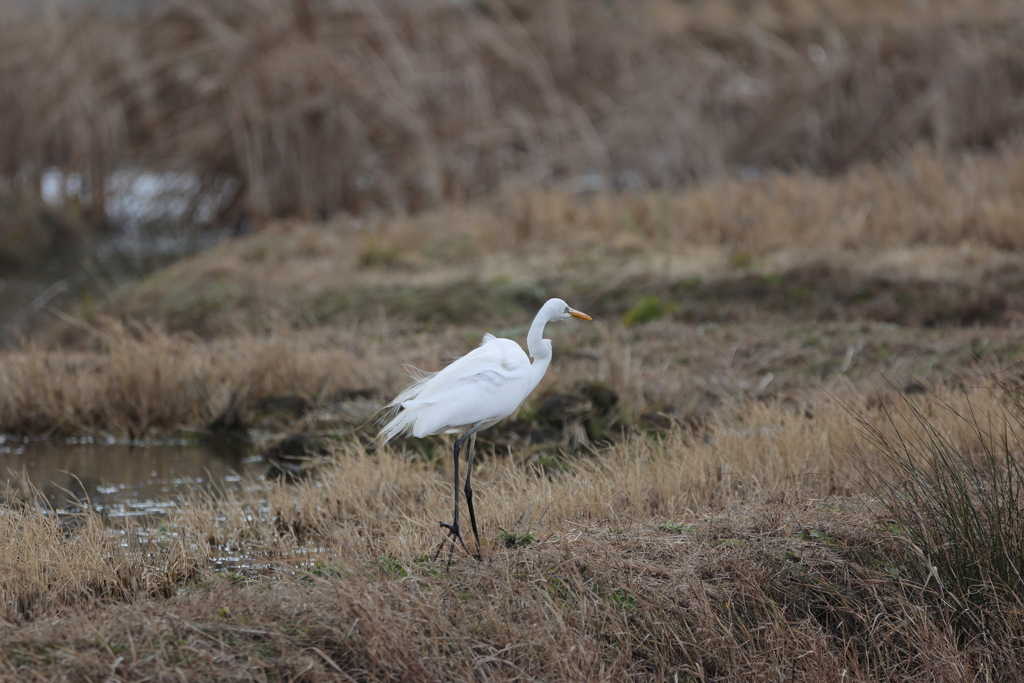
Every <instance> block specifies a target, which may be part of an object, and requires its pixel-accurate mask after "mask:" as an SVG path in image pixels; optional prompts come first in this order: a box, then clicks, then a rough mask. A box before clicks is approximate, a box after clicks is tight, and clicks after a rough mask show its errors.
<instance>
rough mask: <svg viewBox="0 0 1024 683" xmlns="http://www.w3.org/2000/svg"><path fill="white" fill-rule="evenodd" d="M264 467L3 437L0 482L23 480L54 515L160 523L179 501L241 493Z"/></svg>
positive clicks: (239, 458)
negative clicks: (82, 513) (207, 493)
mask: <svg viewBox="0 0 1024 683" xmlns="http://www.w3.org/2000/svg"><path fill="white" fill-rule="evenodd" d="M265 469H266V465H265V464H264V463H263V461H262V459H261V458H258V457H252V456H250V455H249V454H248V453H246V452H244V451H241V452H240V451H239V450H237V449H228V448H212V447H205V446H200V445H196V444H192V443H187V442H178V443H174V442H171V443H155V444H125V443H116V442H115V443H109V442H104V441H95V440H92V439H89V438H85V439H69V440H60V441H56V440H26V439H22V438H12V437H3V436H0V479H3V480H8V481H13V480H15V479H18V478H19V477H20V476H21V475H22V474H24V475H27V477H28V480H29V481H30V482H31V483H32V484H33V485H34V486H35V487H36V488H38V489H39V491H40V492H41V493H42V494H43V495H45V496H46V498H47V500H48V501H49V502H50V504H51V505H53V507H54V508H55V509H57V510H72V509H76V508H78V507H80V505H81V503H82V502H84V501H86V500H88V501H89V503H90V505H91V507H93V509H95V510H97V511H98V512H100V513H101V514H103V515H104V516H105V517H107V518H109V519H111V520H114V519H117V518H125V517H138V516H160V515H163V514H164V513H165V512H166V510H167V509H168V508H169V507H171V506H173V505H175V504H176V503H177V501H178V500H180V497H181V496H182V494H184V493H187V492H189V491H195V490H200V489H205V490H225V489H231V488H234V487H237V486H239V485H240V483H241V482H242V480H243V478H244V477H245V475H253V476H258V475H260V474H262V473H263V472H264V470H265Z"/></svg>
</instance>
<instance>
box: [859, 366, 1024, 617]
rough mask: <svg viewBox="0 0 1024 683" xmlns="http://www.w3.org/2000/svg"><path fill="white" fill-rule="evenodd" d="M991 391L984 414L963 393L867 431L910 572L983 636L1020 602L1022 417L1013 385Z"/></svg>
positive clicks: (903, 411) (874, 478)
mask: <svg viewBox="0 0 1024 683" xmlns="http://www.w3.org/2000/svg"><path fill="white" fill-rule="evenodd" d="M993 390H994V391H996V392H998V396H999V399H1000V400H999V401H998V402H996V403H995V404H992V403H989V405H987V406H986V407H985V408H981V407H980V406H977V405H975V404H974V402H972V401H971V400H970V399H969V398H967V397H966V395H961V396H958V397H957V398H958V399H959V400H956V401H955V403H953V402H950V401H949V400H947V399H943V398H940V397H938V396H934V395H933V396H931V398H930V400H928V401H926V402H925V403H924V404H922V403H920V402H915V401H910V400H908V399H907V398H903V399H901V400H898V401H896V402H895V403H894V404H893V405H891V406H887V407H886V408H885V409H884V415H885V417H886V420H887V422H888V427H889V429H888V430H886V431H883V430H882V429H880V428H878V427H877V426H874V425H873V424H871V423H867V422H865V423H864V426H865V430H866V436H867V439H868V441H869V442H870V443H871V445H872V446H873V447H874V448H875V449H876V450H877V452H878V453H879V454H880V455H881V461H880V462H876V463H875V465H873V466H872V467H871V468H865V470H864V471H865V474H866V475H867V480H868V482H869V486H870V488H871V490H872V492H873V494H874V495H875V496H877V497H878V498H879V499H880V500H881V501H882V503H883V505H884V506H885V508H886V510H887V511H888V514H889V516H890V519H891V522H890V523H891V524H893V525H894V527H895V529H896V530H898V531H897V533H898V534H899V535H900V536H903V537H904V538H905V540H906V542H907V543H908V544H909V546H910V551H908V553H907V554H908V561H907V563H906V564H907V566H908V568H909V571H910V572H912V573H913V574H914V575H915V576H916V578H917V579H918V580H919V581H921V582H922V583H923V584H924V585H928V584H929V583H931V584H932V590H933V591H934V593H935V594H936V596H937V598H938V601H939V603H940V604H942V605H943V606H944V607H948V608H949V609H950V610H951V611H952V612H953V613H954V614H955V616H956V620H957V623H959V624H960V625H962V626H965V627H967V628H969V629H970V630H971V631H972V632H973V633H975V634H980V635H983V634H984V632H985V631H986V629H989V628H992V626H991V625H990V624H988V619H989V618H990V617H991V616H992V615H995V614H998V613H999V612H1000V611H1005V610H1008V609H1009V610H1013V611H1019V610H1020V606H1021V605H1022V604H1024V577H1022V574H1021V570H1022V568H1024V507H1022V502H1024V501H1022V496H1024V470H1022V464H1021V458H1022V449H1021V427H1022V421H1021V417H1022V415H1024V413H1022V412H1021V408H1022V405H1021V402H1020V398H1019V397H1020V391H1019V388H1018V387H1017V386H1016V385H1015V384H1012V383H1009V382H1008V381H1006V380H998V379H997V380H996V382H995V386H994V387H993ZM900 423H902V424H905V425H906V424H909V425H912V429H906V428H899V427H898V426H897V425H898V424H900Z"/></svg>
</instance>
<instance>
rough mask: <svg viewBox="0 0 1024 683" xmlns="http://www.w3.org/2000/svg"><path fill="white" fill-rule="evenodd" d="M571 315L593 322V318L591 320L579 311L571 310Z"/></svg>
mask: <svg viewBox="0 0 1024 683" xmlns="http://www.w3.org/2000/svg"><path fill="white" fill-rule="evenodd" d="M569 315H571V316H572V317H574V318H579V319H580V320H593V318H591V317H590V316H589V315H587V314H586V313H580V312H579V311H577V310H575V309H572V308H570V309H569Z"/></svg>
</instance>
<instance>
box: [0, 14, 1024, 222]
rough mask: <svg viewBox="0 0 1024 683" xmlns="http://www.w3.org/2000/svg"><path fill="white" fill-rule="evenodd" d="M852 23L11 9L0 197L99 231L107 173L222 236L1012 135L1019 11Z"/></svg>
mask: <svg viewBox="0 0 1024 683" xmlns="http://www.w3.org/2000/svg"><path fill="white" fill-rule="evenodd" d="M870 6H871V9H870V10H869V9H866V8H865V6H862V5H858V8H857V10H853V9H850V8H846V7H843V6H842V3H833V2H821V1H816V2H811V1H809V0H804V1H801V2H777V3H776V2H770V3H756V4H751V3H741V2H735V3H677V2H671V1H669V0H649V1H647V2H642V3H635V2H619V3H592V2H578V1H574V0H550V1H546V2H536V3H533V2H515V3H511V4H505V3H502V2H484V3H479V4H474V5H466V4H460V3H444V2H430V3H422V2H417V3H411V2H402V1H398V0H395V1H387V2H361V3H353V4H341V5H339V4H337V3H328V2H323V1H318V0H294V2H291V3H286V2H275V3H265V2H256V1H255V0H219V1H215V0H177V1H175V2H168V3H164V4H162V5H161V6H160V8H159V9H157V10H155V11H153V12H151V13H149V14H148V15H146V16H145V17H143V18H140V19H137V20H133V19H126V18H117V17H104V16H102V15H96V14H95V13H90V12H85V13H74V12H63V13H62V12H49V13H44V15H43V16H42V17H40V16H38V15H27V16H26V15H25V13H24V12H22V11H19V7H18V5H17V4H16V3H15V4H8V5H7V6H6V7H5V14H4V16H3V18H2V20H0V108H2V109H3V111H4V112H5V116H4V118H3V121H2V122H0V158H3V159H4V167H3V168H2V169H0V176H2V177H3V178H5V182H6V183H14V184H15V185H16V186H17V188H18V189H19V191H23V192H30V193H31V192H33V191H34V190H33V189H32V188H36V187H38V178H39V174H41V173H42V171H43V170H44V169H45V168H46V167H48V166H57V167H60V168H62V169H64V170H65V171H67V172H78V173H81V174H83V177H84V179H85V183H86V188H85V191H84V193H83V195H82V200H83V205H84V208H85V209H86V211H87V213H91V215H92V216H93V217H95V218H100V217H102V215H103V201H104V184H103V183H102V182H99V180H98V179H102V178H106V177H107V176H108V175H109V173H110V172H111V170H112V169H114V168H117V167H119V166H121V165H123V164H124V163H126V162H137V163H141V164H143V165H145V166H149V167H153V166H157V167H173V168H175V169H176V170H182V169H189V170H191V171H194V172H195V173H197V174H198V175H199V177H200V178H201V179H202V180H203V182H205V183H207V184H209V185H210V186H212V185H213V184H214V183H215V182H217V180H218V178H220V179H221V180H223V178H224V177H231V178H234V179H235V180H237V181H238V182H239V183H240V186H241V188H242V189H241V191H240V193H239V195H238V201H237V202H236V203H234V204H232V205H231V206H230V207H228V208H226V212H227V214H226V215H225V216H224V217H223V218H224V219H227V218H229V217H230V218H231V219H232V220H233V219H237V218H238V217H239V216H241V215H246V216H248V217H250V218H251V219H254V220H256V221H261V220H263V219H265V218H268V217H278V216H299V217H302V218H307V219H308V218H313V217H315V216H330V215H333V214H335V213H336V212H339V211H341V210H345V211H349V212H355V213H362V212H364V211H366V210H369V209H373V208H375V207H386V208H405V209H407V210H420V209H424V208H428V207H431V206H434V205H436V204H437V203H439V202H441V201H451V200H460V199H465V198H470V197H479V196H483V195H488V194H490V193H492V192H493V191H494V190H496V189H498V188H508V187H511V188H523V187H535V186H537V185H538V184H552V183H559V182H567V183H569V186H570V187H574V188H576V189H588V188H590V189H594V188H610V187H615V188H620V189H621V188H631V189H639V188H646V187H657V188H666V189H674V188H678V187H680V186H682V185H684V184H686V183H689V182H690V181H692V180H693V179H702V178H707V177H711V176H720V175H722V174H724V173H726V172H731V171H732V170H734V169H739V168H748V169H751V168H752V169H761V168H763V167H765V166H782V167H786V168H792V167H801V168H808V169H812V170H814V171H824V172H827V173H836V172H841V171H842V170H844V169H846V168H847V167H849V166H850V165H851V164H853V163H856V162H859V161H865V160H869V161H873V160H879V159H886V158H889V159H899V158H900V157H901V155H902V154H903V153H904V152H905V151H906V150H907V149H909V148H911V147H913V146H914V145H915V144H917V143H919V142H927V143H930V144H932V145H934V146H935V147H936V148H938V149H940V150H944V151H951V152H958V151H961V150H964V149H977V148H983V149H994V148H997V147H998V146H999V145H1000V144H1001V142H1002V141H1005V140H1007V139H1012V137H1013V136H1015V135H1017V134H1019V132H1020V125H1019V121H1020V117H1021V111H1022V107H1024V80H1022V78H1021V73H1022V72H1024V52H1022V48H1021V45H1024V39H1022V36H1024V28H1022V16H1021V13H1020V8H1019V7H1018V6H1017V5H1016V4H1015V3H1011V2H989V1H984V0H958V1H950V2H936V3H921V4H906V3H903V4H899V5H893V4H892V3H885V2H872V3H870ZM868 16H871V17H872V20H871V21H866V20H865V17H868ZM851 219H853V217H852V216H851Z"/></svg>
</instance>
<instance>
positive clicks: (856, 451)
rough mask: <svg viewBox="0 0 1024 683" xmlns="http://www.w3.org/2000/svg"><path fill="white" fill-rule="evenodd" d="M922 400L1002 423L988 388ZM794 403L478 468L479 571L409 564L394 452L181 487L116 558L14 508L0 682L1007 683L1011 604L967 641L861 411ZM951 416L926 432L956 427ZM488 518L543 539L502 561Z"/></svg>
mask: <svg viewBox="0 0 1024 683" xmlns="http://www.w3.org/2000/svg"><path fill="white" fill-rule="evenodd" d="M938 397H939V398H940V399H942V400H945V401H948V402H952V403H956V402H960V403H961V404H962V402H963V401H965V400H970V401H971V402H972V404H973V405H974V406H975V408H976V410H977V411H978V413H979V414H984V415H988V416H997V415H999V414H1003V415H1005V412H1001V411H1000V409H999V407H998V406H999V405H1000V403H1001V401H1003V397H1002V396H1001V395H999V394H997V393H994V392H992V391H991V390H990V389H987V388H978V389H975V390H969V391H968V393H967V395H966V396H964V395H962V394H960V393H958V392H956V391H946V390H940V393H939V396H938ZM848 398H849V399H850V400H851V401H854V402H855V404H856V405H859V406H860V407H861V408H860V410H861V417H863V418H866V419H869V420H871V421H873V422H875V423H876V424H878V425H879V426H880V428H882V429H896V430H903V433H904V434H905V435H908V436H909V433H908V432H906V429H907V428H908V427H909V425H911V424H912V420H911V421H909V422H906V423H902V422H897V423H895V424H889V425H888V426H886V423H885V422H884V419H883V413H882V412H881V410H880V408H879V407H878V405H875V406H874V407H872V406H871V405H869V403H870V401H868V399H867V397H866V396H859V397H858V396H857V395H856V394H851V395H848ZM921 405H922V406H925V409H927V405H929V404H928V403H927V402H921ZM811 409H812V410H813V417H807V416H805V415H802V414H794V413H793V412H792V411H791V410H789V409H786V408H785V407H784V406H779V405H775V406H763V407H754V409H753V410H750V409H749V408H747V409H741V410H737V411H735V412H732V413H728V412H726V413H723V414H722V415H723V419H722V422H721V424H716V425H714V426H713V427H710V428H709V429H708V430H706V431H704V432H701V433H692V432H686V431H674V432H672V433H670V434H668V435H667V436H665V437H663V438H657V439H646V440H638V441H633V442H631V443H623V444H621V445H617V446H614V447H612V448H610V449H608V450H606V451H603V452H601V453H598V454H595V455H592V456H589V457H585V458H582V459H579V460H577V461H575V462H574V463H573V465H572V467H571V468H570V469H569V470H568V471H564V472H562V473H560V474H557V475H550V474H545V473H544V472H543V471H542V470H538V469H537V468H536V467H535V466H533V465H532V464H531V463H530V462H529V461H526V462H524V461H523V460H521V459H520V458H518V457H501V456H489V455H486V454H485V455H484V457H483V458H482V461H481V462H480V463H479V468H478V471H477V486H476V489H477V492H478V500H479V503H478V506H477V507H478V509H480V510H481V511H486V512H485V513H484V514H483V522H484V524H483V527H482V530H483V535H484V538H485V547H484V554H485V557H486V558H487V559H486V561H485V562H483V563H482V564H477V563H476V562H474V561H472V560H469V559H468V558H461V559H459V560H458V562H457V564H456V565H455V566H453V567H452V568H451V569H450V570H448V571H445V570H444V568H443V566H438V565H434V564H432V563H431V562H429V561H428V560H427V559H426V557H425V555H426V554H429V553H430V552H431V551H432V550H433V549H434V547H435V546H436V544H437V542H438V540H439V538H440V534H439V530H438V529H437V527H436V526H435V520H436V519H438V518H440V519H444V518H446V517H447V516H448V514H450V510H449V507H448V506H449V505H450V500H451V499H450V495H449V492H450V483H449V481H448V474H449V473H448V472H446V467H447V464H446V463H447V459H442V460H441V461H440V463H433V462H428V461H424V460H421V459H417V458H410V457H408V456H406V455H404V454H402V453H399V452H398V451H396V450H393V449H385V450H382V451H378V452H377V453H375V454H373V455H369V454H367V453H366V452H365V451H364V450H363V449H362V448H361V447H358V446H342V447H339V448H337V449H336V450H335V452H334V453H333V454H332V457H331V459H330V461H329V462H325V463H323V464H322V465H321V466H320V468H319V469H318V470H317V475H316V477H314V478H311V479H307V480H304V481H301V482H298V483H296V484H292V485H273V484H268V483H258V484H257V483H256V482H252V483H251V484H250V485H249V486H247V487H243V488H242V489H241V490H240V491H239V492H234V493H233V492H224V493H223V494H222V495H220V496H217V497H197V498H195V499H194V500H192V501H191V502H190V503H189V504H187V505H184V506H182V507H181V508H180V509H179V510H177V511H175V512H173V513H172V514H171V516H170V517H169V518H168V519H167V520H166V526H165V527H161V528H162V529H165V531H162V532H159V533H154V532H152V531H151V532H150V533H149V534H148V535H146V536H144V538H146V539H147V540H148V541H149V542H151V543H154V544H155V546H149V547H147V550H150V551H152V550H155V549H156V547H160V546H162V547H163V548H165V549H164V550H162V551H158V552H146V553H142V552H139V551H136V550H134V549H132V548H133V546H132V539H133V538H134V536H133V530H129V533H128V534H127V535H126V536H121V535H117V534H111V533H109V532H107V533H104V531H103V529H102V525H101V524H100V523H99V520H98V519H97V518H96V517H95V516H94V515H92V514H91V513H88V512H86V513H84V514H83V516H82V518H83V519H84V520H85V523H84V524H83V525H82V526H80V527H78V528H77V529H75V530H73V531H72V532H71V533H70V534H69V535H68V536H66V537H65V536H62V535H61V533H60V531H59V527H58V526H57V524H56V523H55V522H53V521H51V519H50V518H45V517H43V516H42V515H41V514H40V513H39V511H38V510H35V509H34V508H31V507H30V508H23V509H21V512H18V513H17V514H15V512H14V511H11V512H8V513H7V515H8V517H7V518H9V519H11V520H12V523H11V525H10V527H9V529H8V530H7V531H8V533H6V534H4V536H3V538H4V543H5V544H6V545H5V548H10V549H11V550H10V551H9V552H8V553H6V555H7V556H13V557H17V558H18V564H17V566H16V567H14V569H16V571H14V572H12V573H11V574H10V575H8V577H7V579H6V583H5V584H4V585H5V590H6V591H7V596H9V598H10V599H8V600H5V602H4V603H3V604H4V612H3V616H4V618H5V619H6V620H8V621H9V622H13V623H16V624H18V626H17V628H15V627H14V626H13V625H12V626H6V627H4V628H3V629H2V630H0V639H2V641H3V643H4V647H3V649H2V650H3V652H4V655H3V659H2V662H3V664H4V666H5V667H6V669H5V674H6V675H7V676H8V677H12V678H19V679H20V680H31V679H33V677H42V676H45V675H52V674H53V673H56V672H64V673H66V674H67V675H72V676H81V677H88V676H91V675H94V674H95V673H97V672H100V671H103V672H105V673H110V672H115V673H116V674H117V675H118V676H120V677H122V678H125V679H131V680H134V679H138V678H143V677H146V676H157V677H159V676H160V675H162V674H161V673H160V672H161V671H168V670H169V671H176V672H180V675H187V676H189V677H221V678H227V679H235V680H243V679H251V678H253V677H260V676H265V675H270V672H276V675H278V676H280V677H282V678H284V679H288V680H314V679H317V678H318V677H323V676H331V675H334V674H338V673H340V674H341V675H342V677H343V679H344V678H345V677H346V676H348V677H353V678H356V679H358V678H373V679H382V680H398V679H401V680H405V679H409V678H415V679H422V678H451V679H458V678H468V677H473V676H474V675H486V676H487V677H488V678H490V679H492V680H513V679H516V680H518V679H520V678H522V677H523V676H529V677H531V678H543V679H545V680H579V679H580V678H587V679H597V680H622V679H623V678H624V677H627V676H639V677H643V678H656V679H671V678H673V677H674V676H675V675H676V674H677V673H678V674H679V676H680V677H681V678H682V677H683V676H686V677H690V678H693V679H698V680H700V679H701V678H708V677H713V678H715V679H716V680H730V681H740V680H750V679H751V678H759V677H765V678H778V677H782V678H785V679H787V680H807V681H813V680H821V679H822V678H834V677H836V676H840V675H842V672H843V671H845V672H846V674H845V676H846V677H847V678H849V679H851V680H863V681H868V680H889V681H904V680H937V681H946V680H948V681H953V680H961V679H962V677H963V676H964V675H966V674H967V672H975V673H976V672H982V674H985V673H988V675H992V676H993V677H995V678H999V677H1002V676H1009V677H1010V678H1013V677H1015V676H1016V675H1017V673H1019V672H1018V670H1017V668H1016V667H1018V666H1019V662H1018V660H1017V658H1016V656H1015V654H1014V652H1013V649H1012V643H1013V642H1014V638H1016V637H1018V636H1019V633H1020V630H1021V624H1020V619H1019V615H1020V610H1019V604H1017V603H1014V602H1013V601H1012V600H1011V601H1007V600H1005V599H1004V600H1002V601H999V602H996V603H995V604H993V605H992V612H991V614H986V616H985V618H986V620H987V624H988V628H989V631H988V632H987V633H986V634H985V635H984V637H981V638H964V637H963V633H961V632H959V631H958V630H957V628H956V627H955V626H954V625H953V623H952V622H950V621H949V619H948V615H947V614H946V613H945V612H944V611H943V610H942V609H941V608H938V607H937V606H936V605H935V604H934V602H933V600H934V598H935V592H934V587H933V589H932V590H928V589H926V588H925V587H923V586H922V585H921V583H920V582H919V581H918V580H917V579H914V578H912V577H914V576H915V575H916V572H917V571H918V569H917V567H916V565H915V563H917V562H919V560H918V559H917V558H916V556H914V555H913V553H908V552H906V551H905V546H903V545H901V544H900V543H898V542H896V541H895V540H894V539H893V538H892V536H891V533H890V532H889V531H888V530H887V529H886V527H885V526H884V525H880V523H879V521H878V519H877V517H876V516H875V511H874V509H873V507H872V505H871V504H870V503H868V502H866V501H864V500H862V499H859V498H857V497H848V495H847V494H846V493H844V491H849V490H850V489H851V488H856V477H857V476H858V475H857V473H858V471H859V470H858V469H857V465H856V461H857V459H858V458H863V457H865V456H868V457H871V455H870V454H871V452H872V451H871V450H870V442H868V441H866V440H864V439H862V437H861V435H860V434H859V433H858V432H857V431H856V430H855V429H851V427H854V426H855V425H856V424H857V421H858V418H857V416H856V415H854V414H853V413H851V412H849V411H847V410H846V409H844V408H843V407H842V406H840V405H839V403H837V402H836V401H834V400H832V399H830V398H828V397H824V396H822V397H820V400H819V402H817V403H815V404H813V405H812V406H811ZM741 415H742V417H741ZM942 415H948V413H942V412H941V411H938V412H935V413H934V417H933V418H932V419H934V422H933V424H934V425H935V426H936V427H938V428H940V429H943V430H945V431H947V432H948V433H956V427H957V425H956V420H955V419H954V420H953V421H944V420H945V419H946V418H943V417H942ZM736 425H742V426H743V429H737V428H736ZM438 464H441V466H440V467H439V466H438ZM499 527H504V528H505V529H510V530H513V531H517V532H518V531H524V530H526V529H530V530H532V531H533V532H534V534H535V536H536V539H537V541H538V543H537V545H535V546H530V547H527V548H525V549H506V548H504V547H503V545H502V543H501V540H500V537H499V534H497V529H498V528H499ZM125 538H127V539H128V541H127V542H128V545H127V549H126V546H125V545H124V543H125ZM40 539H42V541H43V542H40ZM239 554H245V555H246V556H248V557H249V558H252V564H251V565H249V567H248V568H247V569H246V570H245V573H246V575H247V576H248V578H245V577H244V576H241V575H237V574H236V575H231V574H229V575H228V577H229V578H228V579H225V578H217V577H215V576H212V575H211V574H210V573H209V569H205V568H204V566H203V561H205V560H215V559H216V558H218V557H220V556H222V555H227V556H237V555H239ZM908 556H909V557H908ZM98 557H99V558H103V560H102V561H97V558H98ZM83 567H86V568H87V570H83V569H82V568H83ZM176 567H186V568H188V571H186V572H184V573H181V572H179V573H178V574H175V572H174V571H172V569H173V568H176ZM196 572H198V573H199V575H200V576H201V577H203V578H204V579H205V581H204V582H203V583H202V584H201V585H199V586H193V585H190V586H189V587H188V588H187V590H186V591H185V592H184V593H183V594H182V595H181V596H179V597H176V598H171V599H160V600H158V601H156V602H154V601H153V600H152V599H150V598H145V597H144V596H145V595H147V594H149V595H157V596H159V595H168V594H170V593H173V592H174V590H175V588H176V587H178V586H181V585H182V584H181V581H182V580H184V579H187V576H188V575H191V574H193V573H196ZM131 581H135V582H137V583H134V584H133V583H131ZM129 585H130V586H131V589H128V588H127V586H129ZM186 585H188V583H187V581H186ZM43 595H45V596H48V597H46V598H45V599H44V598H42V597H41V596H43ZM122 602H124V603H126V604H125V605H124V606H118V604H119V603H122ZM82 603H86V604H98V605H99V607H98V608H97V609H91V610H83V609H81V607H80V606H81V604H82ZM103 605H107V606H103ZM26 606H27V608H26ZM49 614H65V615H66V616H65V617H64V618H61V619H50V618H46V615H49ZM911 653H914V654H911ZM175 675H179V674H178V673H175Z"/></svg>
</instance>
